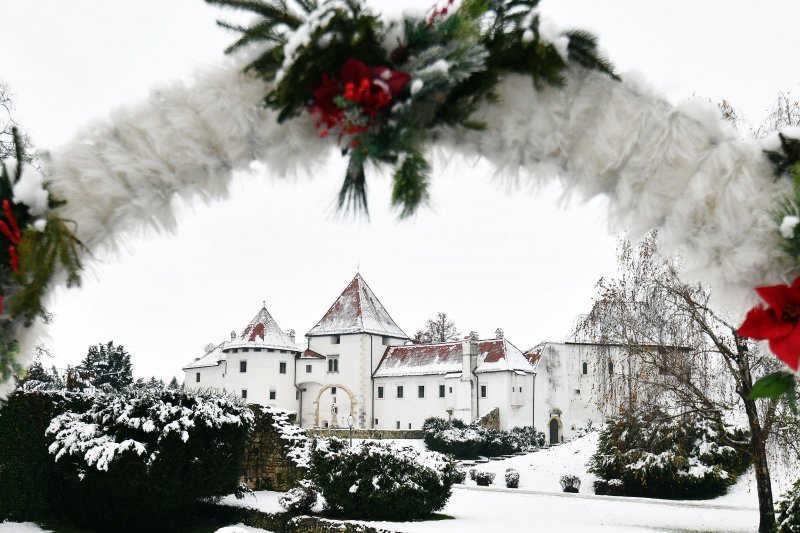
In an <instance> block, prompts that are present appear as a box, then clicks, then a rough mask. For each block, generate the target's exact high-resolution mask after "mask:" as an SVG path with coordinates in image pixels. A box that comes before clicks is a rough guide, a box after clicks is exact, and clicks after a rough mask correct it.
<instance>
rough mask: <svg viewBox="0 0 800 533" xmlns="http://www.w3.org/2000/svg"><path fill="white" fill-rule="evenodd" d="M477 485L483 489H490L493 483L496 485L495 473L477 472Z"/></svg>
mask: <svg viewBox="0 0 800 533" xmlns="http://www.w3.org/2000/svg"><path fill="white" fill-rule="evenodd" d="M474 479H475V483H477V484H478V485H480V486H481V487H488V486H489V485H491V484H492V483H494V473H493V472H483V471H481V470H478V471H477V472H475V478H474Z"/></svg>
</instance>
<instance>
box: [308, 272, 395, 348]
mask: <svg viewBox="0 0 800 533" xmlns="http://www.w3.org/2000/svg"><path fill="white" fill-rule="evenodd" d="M347 333H374V334H376V335H385V336H389V337H397V338H401V339H408V335H406V334H405V333H404V332H403V330H402V329H400V328H399V327H398V325H397V324H395V322H394V320H392V317H391V316H389V312H388V311H386V308H385V307H383V304H381V302H380V300H378V298H377V296H375V293H373V292H372V289H370V288H369V285H367V283H366V282H365V281H364V278H362V277H361V274H356V277H354V278H353V281H351V282H350V283H349V284H348V285H347V287H346V288H345V289H344V291H343V292H342V294H341V295H339V297H338V298H337V299H336V301H335V302H334V303H333V305H332V306H331V307H330V309H328V312H327V313H325V316H323V317H322V319H321V320H320V321H319V322H317V325H316V326H314V327H313V328H311V330H310V331H309V332H308V333H306V335H308V336H315V335H340V334H347Z"/></svg>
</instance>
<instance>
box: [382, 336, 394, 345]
mask: <svg viewBox="0 0 800 533" xmlns="http://www.w3.org/2000/svg"><path fill="white" fill-rule="evenodd" d="M391 340H392V338H391V337H383V338H382V339H381V344H383V345H384V346H389V343H390V342H391Z"/></svg>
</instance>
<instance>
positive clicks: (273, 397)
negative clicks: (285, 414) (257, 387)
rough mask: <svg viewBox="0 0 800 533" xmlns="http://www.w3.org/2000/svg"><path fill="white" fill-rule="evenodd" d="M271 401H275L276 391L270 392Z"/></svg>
mask: <svg viewBox="0 0 800 533" xmlns="http://www.w3.org/2000/svg"><path fill="white" fill-rule="evenodd" d="M269 399H270V400H274V399H275V391H274V390H271V391H269Z"/></svg>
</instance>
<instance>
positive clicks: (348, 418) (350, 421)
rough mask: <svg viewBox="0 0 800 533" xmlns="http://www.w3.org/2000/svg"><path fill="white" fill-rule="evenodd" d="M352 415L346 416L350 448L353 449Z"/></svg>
mask: <svg viewBox="0 0 800 533" xmlns="http://www.w3.org/2000/svg"><path fill="white" fill-rule="evenodd" d="M353 422H354V420H353V415H348V416H347V425H348V426H349V427H350V447H351V448H352V447H353Z"/></svg>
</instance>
